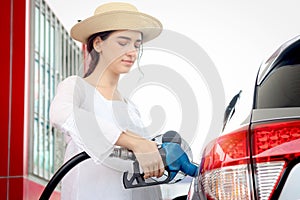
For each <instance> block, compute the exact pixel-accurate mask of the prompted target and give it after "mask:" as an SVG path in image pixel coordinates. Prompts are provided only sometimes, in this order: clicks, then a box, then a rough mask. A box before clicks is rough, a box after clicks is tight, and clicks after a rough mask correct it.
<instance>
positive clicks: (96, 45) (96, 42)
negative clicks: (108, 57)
mask: <svg viewBox="0 0 300 200" xmlns="http://www.w3.org/2000/svg"><path fill="white" fill-rule="evenodd" d="M102 42H103V40H102V39H101V38H100V36H97V37H96V38H95V39H94V41H93V47H94V49H95V51H97V52H98V53H101V51H102V49H101V45H102Z"/></svg>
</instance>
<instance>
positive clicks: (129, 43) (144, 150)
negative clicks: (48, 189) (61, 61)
mask: <svg viewBox="0 0 300 200" xmlns="http://www.w3.org/2000/svg"><path fill="white" fill-rule="evenodd" d="M161 31H162V25H161V23H160V22H159V21H158V20H157V19H155V18H154V17H152V16H150V15H147V14H144V13H141V12H139V11H138V10H137V9H136V8H135V7H134V6H133V5H130V4H128V3H117V2H115V3H107V4H104V5H101V6H99V7H98V8H97V9H96V10H95V13H94V15H93V16H92V17H89V18H87V19H85V20H83V21H81V22H79V23H77V24H76V25H75V26H74V27H73V28H72V29H71V36H72V37H73V38H74V39H75V40H78V41H80V42H82V43H85V44H87V50H88V52H89V53H90V58H91V61H90V65H89V69H88V70H87V72H86V74H85V76H84V77H83V78H81V77H79V76H71V77H68V78H66V79H65V80H63V81H62V82H61V83H60V84H59V85H58V88H57V94H56V96H55V98H54V99H53V101H52V103H51V107H50V121H51V123H52V125H53V126H54V127H55V128H57V129H58V130H60V131H61V132H63V133H64V134H65V141H66V143H67V146H66V155H65V160H68V159H70V158H71V157H72V156H74V155H76V154H77V153H79V152H81V151H86V152H87V153H88V154H89V156H90V157H91V158H92V159H89V160H87V161H85V162H83V163H81V164H80V165H78V166H76V167H75V168H74V169H72V170H71V172H70V173H69V174H67V175H66V177H65V178H64V179H63V181H62V191H61V196H62V199H70V200H75V199H83V200H85V199H89V200H92V199H125V200H127V199H128V200H129V199H155V200H157V199H161V192H160V190H159V187H148V188H140V189H133V190H126V189H124V188H123V184H122V173H123V172H124V170H130V169H129V167H131V165H128V162H125V161H121V160H116V159H113V158H109V155H110V154H111V152H112V150H113V148H114V147H115V146H116V145H117V146H121V147H125V148H127V149H130V150H132V151H133V152H134V154H135V155H136V157H137V160H138V161H139V163H140V166H141V168H142V170H143V171H144V174H145V175H144V177H145V178H149V177H160V176H162V174H163V172H164V166H163V162H162V159H161V156H160V155H159V152H158V149H157V145H156V144H155V143H154V142H152V141H150V140H148V139H149V138H147V133H146V132H145V131H144V129H143V126H142V123H141V120H140V118H139V115H138V111H137V110H136V108H135V107H134V105H133V104H132V103H131V102H130V101H128V100H126V99H125V98H123V97H122V95H121V94H120V93H119V92H118V90H117V86H118V81H119V78H120V75H121V74H124V73H127V72H129V70H130V68H131V67H132V65H133V64H134V62H135V61H136V60H137V59H138V55H139V50H140V48H141V45H142V43H144V42H147V41H149V40H152V39H154V38H155V37H157V36H158V35H159V34H160V33H161Z"/></svg>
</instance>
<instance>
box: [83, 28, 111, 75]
mask: <svg viewBox="0 0 300 200" xmlns="http://www.w3.org/2000/svg"><path fill="white" fill-rule="evenodd" d="M112 32H114V31H104V32H99V33H95V34H93V35H91V36H90V37H89V38H88V40H87V51H88V53H89V54H90V55H91V62H90V64H89V68H88V71H87V72H86V73H85V74H84V76H83V77H84V78H85V77H88V76H89V75H90V74H91V73H93V71H94V70H95V68H96V65H97V64H98V61H99V59H100V55H99V53H98V52H97V51H95V49H94V45H93V43H94V39H95V38H96V37H98V36H99V37H100V38H101V39H102V40H106V39H107V38H108V36H109V35H110V34H111V33H112Z"/></svg>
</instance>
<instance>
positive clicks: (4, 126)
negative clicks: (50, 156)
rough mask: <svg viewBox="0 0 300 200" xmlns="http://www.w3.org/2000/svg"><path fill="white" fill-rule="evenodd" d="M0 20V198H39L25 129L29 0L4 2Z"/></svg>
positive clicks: (41, 187)
mask: <svg viewBox="0 0 300 200" xmlns="http://www.w3.org/2000/svg"><path fill="white" fill-rule="evenodd" d="M0 19H1V24H2V27H1V36H2V37H1V39H2V40H1V48H0V55H1V65H0V66H1V78H0V94H1V97H0V122H1V134H0V147H1V151H0V159H1V161H0V199H1V200H2V199H3V200H8V199H9V200H15V199H18V200H19V199H30V200H31V199H38V197H39V195H40V193H41V191H42V190H43V186H42V185H39V184H37V183H35V182H33V181H30V180H29V179H28V173H27V166H28V163H27V162H28V141H27V138H28V135H27V134H28V133H27V131H24V130H25V129H26V130H27V125H24V100H25V96H24V95H25V70H26V69H25V67H26V65H25V64H26V63H25V62H26V61H25V51H26V50H25V40H26V39H29V37H27V38H26V34H25V20H26V0H11V1H2V2H1V6H0ZM52 199H59V195H57V193H56V194H54V195H53V198H52Z"/></svg>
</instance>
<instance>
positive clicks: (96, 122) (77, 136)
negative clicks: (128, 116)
mask: <svg viewBox="0 0 300 200" xmlns="http://www.w3.org/2000/svg"><path fill="white" fill-rule="evenodd" d="M78 81H80V80H78V78H77V77H69V78H67V79H65V80H64V81H62V82H61V83H60V84H59V85H58V88H57V93H56V96H55V97H54V99H53V101H52V103H51V105H50V122H51V124H52V125H53V126H54V127H55V128H57V129H58V130H59V131H61V132H63V133H67V134H69V135H70V136H71V138H72V139H73V140H74V142H75V143H76V145H78V147H79V148H80V149H82V150H83V151H85V152H86V153H87V154H88V155H89V156H90V157H91V158H92V159H93V160H94V161H95V162H97V163H102V162H103V161H104V160H105V159H106V158H107V157H108V156H109V155H110V154H111V152H112V151H113V147H114V144H115V142H116V141H117V139H118V138H119V136H120V134H121V133H122V132H123V131H124V130H122V129H121V128H120V127H119V126H117V125H116V124H114V123H113V122H110V121H107V120H105V119H103V118H99V117H98V116H96V115H95V114H94V112H91V111H87V110H85V109H83V108H82V107H81V104H82V102H83V100H84V99H85V90H84V89H83V87H82V85H80V84H78Z"/></svg>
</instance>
